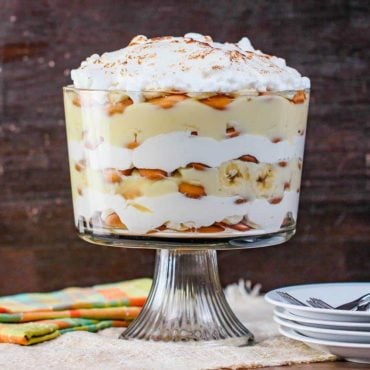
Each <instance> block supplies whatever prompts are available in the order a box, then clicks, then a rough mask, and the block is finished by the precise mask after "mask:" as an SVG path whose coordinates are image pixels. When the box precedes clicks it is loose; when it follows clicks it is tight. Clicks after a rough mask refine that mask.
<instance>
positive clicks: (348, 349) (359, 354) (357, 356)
mask: <svg viewBox="0 0 370 370" xmlns="http://www.w3.org/2000/svg"><path fill="white" fill-rule="evenodd" d="M279 331H280V333H281V334H282V335H285V336H286V337H288V338H291V339H295V340H300V341H302V342H304V343H306V344H307V345H309V346H310V347H312V348H315V349H318V350H321V351H324V352H328V353H331V354H333V355H335V356H338V357H341V358H344V359H346V360H347V361H352V362H361V363H366V364H369V363H370V344H354V343H344V342H334V341H327V340H322V339H314V338H309V337H306V336H304V335H301V334H299V333H297V332H295V331H294V330H293V329H290V328H287V327H285V326H280V328H279Z"/></svg>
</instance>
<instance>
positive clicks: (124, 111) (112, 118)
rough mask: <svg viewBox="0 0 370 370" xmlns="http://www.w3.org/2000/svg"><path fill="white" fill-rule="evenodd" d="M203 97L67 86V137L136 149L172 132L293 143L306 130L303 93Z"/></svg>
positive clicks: (88, 142)
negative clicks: (140, 98) (134, 96)
mask: <svg viewBox="0 0 370 370" xmlns="http://www.w3.org/2000/svg"><path fill="white" fill-rule="evenodd" d="M116 95H118V97H116ZM111 96H115V97H116V100H114V99H112V98H111ZM174 96H175V97H176V98H173V97H174ZM204 96H205V95H204V94H201V95H199V96H196V97H189V96H187V95H183V94H181V95H173V94H172V95H163V96H159V97H155V98H150V99H148V100H147V101H144V102H141V103H133V102H132V100H131V99H130V98H129V97H128V95H123V94H118V93H106V92H102V91H80V92H79V93H78V94H77V93H76V92H74V91H73V90H70V91H68V90H67V92H66V94H65V110H66V117H67V120H68V124H67V130H68V138H69V140H75V141H80V140H81V139H82V137H84V140H85V141H86V143H87V144H88V145H90V146H92V147H94V146H96V145H98V144H100V143H105V144H110V145H113V146H116V147H119V148H132V147H135V146H139V145H140V144H142V143H143V142H144V141H145V140H147V139H149V138H152V137H156V136H158V135H160V134H166V133H171V132H191V133H193V135H198V136H200V137H206V138H213V139H215V140H223V139H225V138H230V137H235V136H237V135H243V134H252V135H262V136H263V137H265V138H266V139H269V140H270V141H273V142H276V141H280V140H287V141H292V140H294V138H295V137H296V136H297V135H303V134H304V130H305V127H306V120H307V108H308V96H307V93H305V92H303V91H302V92H299V93H291V94H286V95H285V96H283V95H268V94H267V93H264V95H245V96H243V95H242V96H231V95H228V96H226V95H221V96H220V95H215V96H210V97H208V98H203V97H204Z"/></svg>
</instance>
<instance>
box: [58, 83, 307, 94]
mask: <svg viewBox="0 0 370 370" xmlns="http://www.w3.org/2000/svg"><path fill="white" fill-rule="evenodd" d="M63 91H75V92H76V91H77V92H79V91H81V92H102V93H103V92H105V93H121V94H130V93H133V94H145V93H147V94H163V95H166V94H167V95H181V94H185V95H186V94H194V97H196V95H209V96H212V95H230V96H235V97H237V96H261V95H262V96H263V95H265V94H266V95H282V96H287V95H291V94H294V93H297V92H300V91H304V92H305V93H308V94H309V93H310V92H311V89H296V90H268V91H257V90H253V89H250V90H241V91H228V92H225V91H176V90H172V91H171V90H121V89H109V90H107V89H84V88H78V87H74V85H67V86H63ZM190 97H192V96H190Z"/></svg>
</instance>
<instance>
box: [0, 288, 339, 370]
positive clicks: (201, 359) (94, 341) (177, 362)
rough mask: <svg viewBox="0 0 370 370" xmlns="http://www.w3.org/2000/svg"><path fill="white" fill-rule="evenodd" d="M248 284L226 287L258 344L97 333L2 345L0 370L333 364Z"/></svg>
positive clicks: (109, 331)
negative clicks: (292, 333)
mask: <svg viewBox="0 0 370 370" xmlns="http://www.w3.org/2000/svg"><path fill="white" fill-rule="evenodd" d="M243 285H244V282H240V283H239V284H238V285H237V284H235V285H232V286H229V287H227V288H226V297H227V299H228V301H229V303H230V305H231V307H232V308H233V310H234V312H235V313H236V314H237V316H238V317H239V318H240V319H241V320H242V322H243V323H244V324H245V325H246V326H247V327H248V328H249V329H250V330H251V331H252V332H253V333H254V335H255V338H256V341H257V344H256V345H254V346H252V347H242V348H239V347H231V346H222V345H218V344H212V345H210V344H201V343H192V344H187V343H158V342H142V341H125V340H120V339H117V338H118V336H119V334H120V333H121V332H122V328H111V329H106V330H103V331H101V332H99V333H98V334H93V333H88V332H72V333H67V334H64V335H62V336H61V337H59V338H57V339H55V340H51V341H49V342H45V343H41V344H38V345H35V346H30V347H22V346H18V345H14V344H0V368H1V369H3V370H8V369H9V370H13V369H17V370H27V369H37V370H43V369H61V370H63V369H68V370H73V369H78V370H82V369H89V370H95V369H96V370H101V369H108V370H111V369H112V370H116V369H117V370H118V369H119V370H126V369H127V370H151V369H153V370H157V369H158V370H159V369H161V370H167V369H168V370H174V369H175V370H182V369H184V370H185V369H186V370H200V369H221V368H222V369H223V370H225V369H239V368H243V369H246V368H250V369H252V368H257V367H265V366H279V365H289V364H299V363H310V362H322V361H334V360H335V359H336V358H335V357H334V356H332V355H330V354H326V353H323V352H319V351H316V350H313V349H311V348H309V347H308V346H306V345H305V344H303V343H302V342H298V341H294V340H290V339H288V338H285V337H283V336H281V335H279V333H278V330H277V325H276V324H275V323H274V322H273V320H272V307H271V306H270V305H269V304H267V303H266V302H265V301H264V300H263V298H262V297H258V296H255V294H247V293H246V292H245V289H244V286H243Z"/></svg>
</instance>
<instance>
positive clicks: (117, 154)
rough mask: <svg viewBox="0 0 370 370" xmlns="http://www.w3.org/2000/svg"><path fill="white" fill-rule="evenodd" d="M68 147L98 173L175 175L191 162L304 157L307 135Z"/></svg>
mask: <svg viewBox="0 0 370 370" xmlns="http://www.w3.org/2000/svg"><path fill="white" fill-rule="evenodd" d="M68 146H69V156H70V159H72V160H75V161H79V160H81V159H86V160H87V161H88V164H89V166H90V167H91V168H93V169H96V170H100V169H104V168H116V169H120V170H125V169H128V168H132V167H136V168H150V169H161V170H164V171H167V172H172V171H174V170H176V169H178V168H181V167H185V166H186V165H187V164H189V163H191V162H198V163H203V164H205V165H207V166H210V167H217V166H219V165H220V164H221V163H224V162H227V161H229V160H232V159H237V158H239V157H240V156H242V155H245V154H249V155H252V156H254V157H256V158H257V159H258V160H259V161H260V162H266V163H277V162H279V161H288V160H290V159H292V158H303V149H304V136H300V135H299V136H296V137H295V138H294V139H293V140H292V141H291V142H290V141H287V140H284V141H280V142H278V143H273V142H271V140H269V139H268V138H266V137H264V136H259V135H249V134H244V135H240V136H237V137H234V138H230V139H224V140H221V141H217V140H215V139H212V138H207V137H198V136H192V135H191V133H190V132H171V133H167V134H161V135H157V136H154V137H152V138H149V139H147V140H145V141H144V142H143V143H142V144H141V145H140V146H139V147H137V148H136V149H127V148H119V147H115V146H112V145H110V144H108V143H101V144H100V145H99V146H98V147H97V148H95V149H88V148H86V147H85V146H83V143H82V142H77V141H69V143H68Z"/></svg>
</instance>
